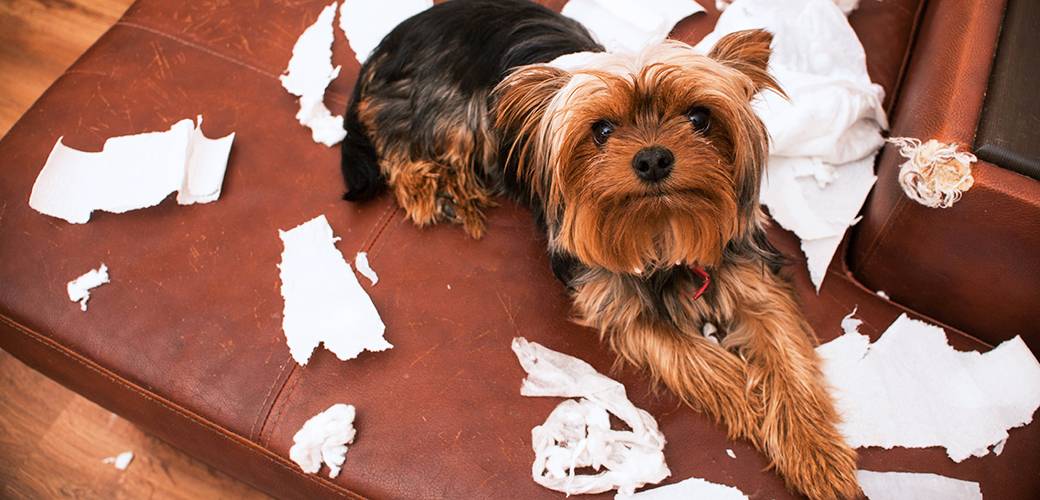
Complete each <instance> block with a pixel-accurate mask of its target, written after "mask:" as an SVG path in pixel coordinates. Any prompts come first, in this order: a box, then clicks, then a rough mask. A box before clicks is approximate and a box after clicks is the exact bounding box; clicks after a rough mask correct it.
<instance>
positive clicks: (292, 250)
mask: <svg viewBox="0 0 1040 500" xmlns="http://www.w3.org/2000/svg"><path fill="white" fill-rule="evenodd" d="M278 233H279V235H280V236H281V238H282V242H283V243H284V245H285V250H284V251H283V252H282V263H281V264H279V265H278V268H279V269H280V270H281V279H282V296H283V297H284V298H285V311H284V314H283V318H282V330H283V331H284V332H285V340H286V343H287V344H288V345H289V352H290V354H292V357H293V358H294V359H295V360H296V362H297V363H299V364H301V365H305V364H307V361H308V360H309V359H310V357H311V353H312V352H313V351H314V348H315V347H317V346H318V344H321V343H323V342H324V344H325V347H326V348H327V349H328V350H330V351H332V352H333V353H335V354H336V356H337V357H339V359H341V360H344V361H346V360H348V359H353V358H356V357H357V356H358V354H361V351H365V350H368V351H373V352H375V351H383V350H386V349H390V348H391V347H393V346H392V345H390V343H389V342H387V341H386V339H384V338H383V332H384V330H385V329H386V327H385V326H384V325H383V320H382V319H381V318H380V317H379V312H378V311H376V307H375V304H373V303H372V299H371V298H370V297H369V296H368V294H367V293H365V290H364V289H363V288H361V283H359V282H358V279H357V277H356V276H354V271H353V270H351V268H350V264H348V263H347V262H346V260H344V259H343V254H341V253H340V252H339V250H337V249H336V246H335V243H336V241H338V240H339V238H334V237H333V236H332V228H331V227H330V226H329V222H328V220H327V219H325V216H324V215H321V216H318V217H316V218H314V219H313V220H311V221H309V222H306V223H304V224H301V225H299V226H298V227H296V228H294V229H291V230H289V231H281V230H279V231H278Z"/></svg>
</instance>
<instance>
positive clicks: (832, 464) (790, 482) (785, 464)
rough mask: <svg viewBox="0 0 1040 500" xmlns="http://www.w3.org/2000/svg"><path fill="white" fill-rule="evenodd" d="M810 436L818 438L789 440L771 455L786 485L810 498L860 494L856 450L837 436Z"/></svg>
mask: <svg viewBox="0 0 1040 500" xmlns="http://www.w3.org/2000/svg"><path fill="white" fill-rule="evenodd" d="M813 437H814V438H817V439H812V438H810V439H808V440H805V441H807V442H795V443H790V444H789V445H788V446H787V447H786V449H785V450H783V451H781V452H780V453H779V454H778V456H774V457H773V460H774V464H775V465H776V469H777V472H779V473H780V475H781V476H782V477H783V478H784V480H785V481H786V482H787V486H788V487H789V488H791V489H792V490H795V491H798V492H800V493H802V494H804V495H805V496H807V497H809V498H810V499H811V500H854V499H857V498H862V492H861V491H860V488H859V484H858V483H857V482H856V452H855V451H854V450H853V449H852V448H849V446H848V445H846V444H845V443H844V442H843V441H841V440H840V438H839V439H838V440H834V439H819V438H820V437H821V436H813ZM798 441H803V440H798Z"/></svg>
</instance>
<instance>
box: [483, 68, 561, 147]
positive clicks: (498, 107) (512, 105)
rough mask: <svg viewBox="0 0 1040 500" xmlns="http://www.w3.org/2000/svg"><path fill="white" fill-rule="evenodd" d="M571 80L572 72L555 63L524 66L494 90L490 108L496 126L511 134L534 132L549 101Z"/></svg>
mask: <svg viewBox="0 0 1040 500" xmlns="http://www.w3.org/2000/svg"><path fill="white" fill-rule="evenodd" d="M569 81H570V73H568V72H566V71H564V70H562V69H560V68H555V67H553V66H548V65H544V64H537V65H531V66H524V67H521V68H519V69H517V70H516V71H514V72H513V73H512V74H510V75H509V76H507V77H506V78H505V79H504V80H502V81H501V82H500V83H499V84H498V85H497V86H496V87H495V89H494V90H493V91H492V92H491V111H492V115H493V121H494V124H495V127H496V128H499V129H503V130H506V131H508V132H511V133H510V135H527V134H530V133H532V132H533V131H534V128H535V127H537V123H538V122H539V121H540V120H541V119H542V117H543V116H544V115H545V112H546V110H547V109H548V107H549V103H550V102H551V101H552V99H553V98H554V97H555V96H556V94H557V93H558V92H559V91H560V89H562V88H563V87H564V86H566V85H567V82H569Z"/></svg>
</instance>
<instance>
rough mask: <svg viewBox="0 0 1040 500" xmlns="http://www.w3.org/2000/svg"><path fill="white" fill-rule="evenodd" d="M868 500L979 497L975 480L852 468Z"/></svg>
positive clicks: (966, 499) (976, 499) (969, 499)
mask: <svg viewBox="0 0 1040 500" xmlns="http://www.w3.org/2000/svg"><path fill="white" fill-rule="evenodd" d="M856 480H857V481H858V482H859V487H860V488H861V489H863V494H864V495H866V497H867V499H868V500H907V499H913V500H982V490H981V489H979V483H976V482H972V481H962V480H960V479H953V478H949V477H945V476H940V475H938V474H927V473H915V472H871V471H866V470H861V471H856Z"/></svg>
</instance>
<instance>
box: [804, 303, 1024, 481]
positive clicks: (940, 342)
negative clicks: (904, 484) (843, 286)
mask: <svg viewBox="0 0 1040 500" xmlns="http://www.w3.org/2000/svg"><path fill="white" fill-rule="evenodd" d="M858 325H859V320H857V319H855V318H852V317H851V315H850V316H849V317H847V318H846V319H845V321H843V322H842V327H843V328H845V330H846V333H845V334H844V335H842V336H841V337H838V338H837V339H835V340H832V341H831V342H828V343H826V344H824V345H821V346H820V347H818V348H817V349H816V352H817V353H819V355H820V357H821V358H822V359H823V365H822V369H823V372H824V374H825V375H826V377H827V380H828V382H829V383H830V385H831V388H832V395H833V396H834V398H835V407H836V409H837V411H838V413H839V414H841V415H842V420H843V422H842V424H841V425H840V426H839V430H840V431H841V432H842V434H844V436H845V438H846V441H847V442H848V444H849V445H850V446H852V447H854V448H862V447H868V446H879V447H883V448H892V447H894V446H901V447H906V448H927V447H931V446H942V447H944V448H946V453H947V455H949V457H950V458H951V459H953V460H954V461H956V462H960V461H962V460H964V459H965V458H968V457H970V456H976V457H981V456H984V455H986V454H988V453H989V452H990V448H991V447H994V446H996V447H997V448H996V449H995V450H994V451H995V452H999V450H1000V449H1001V448H1002V446H1003V443H1004V442H1005V440H1007V438H1008V433H1007V430H1008V429H1010V428H1013V427H1019V426H1022V425H1026V424H1028V423H1029V422H1031V421H1032V419H1033V413H1034V412H1035V411H1036V409H1037V408H1038V407H1040V363H1038V362H1037V360H1036V358H1035V357H1034V356H1033V353H1032V352H1030V350H1029V348H1028V347H1027V346H1026V345H1025V342H1023V341H1022V338H1021V337H1018V336H1016V337H1015V338H1013V339H1011V340H1008V341H1006V342H1004V343H1002V344H1000V345H999V346H997V347H996V348H994V349H993V350H991V351H989V352H987V353H985V354H982V353H978V352H958V351H955V350H954V349H953V348H952V347H950V346H949V345H948V344H947V341H946V332H945V331H943V329H942V328H939V327H937V326H933V325H929V324H927V323H924V322H921V321H916V320H912V319H910V318H908V317H907V316H906V315H905V314H904V315H901V316H900V317H899V318H898V319H896V321H895V322H894V323H892V325H891V326H890V327H889V328H888V330H886V331H885V333H884V334H883V335H882V336H881V338H880V339H879V340H878V341H877V342H875V343H873V344H871V343H870V339H869V338H868V337H867V336H865V335H862V334H860V333H858V332H857V331H856V328H857V326H858Z"/></svg>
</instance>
